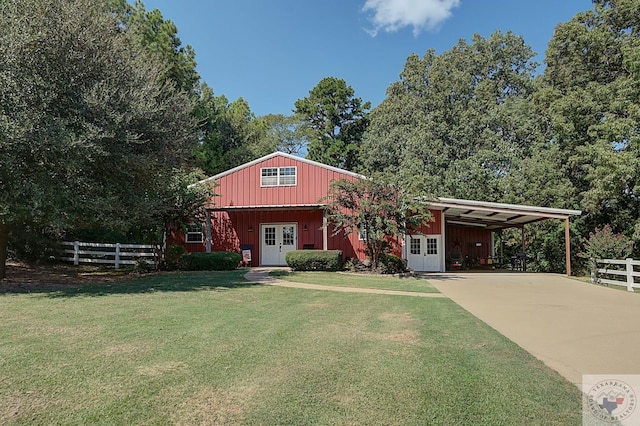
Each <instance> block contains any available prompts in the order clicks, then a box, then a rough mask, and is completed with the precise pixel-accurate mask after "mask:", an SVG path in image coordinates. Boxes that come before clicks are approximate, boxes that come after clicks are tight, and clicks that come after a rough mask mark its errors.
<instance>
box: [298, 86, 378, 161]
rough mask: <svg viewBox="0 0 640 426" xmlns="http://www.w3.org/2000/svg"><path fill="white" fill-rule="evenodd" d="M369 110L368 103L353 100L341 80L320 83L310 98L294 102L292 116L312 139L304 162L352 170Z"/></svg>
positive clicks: (349, 91)
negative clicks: (293, 114)
mask: <svg viewBox="0 0 640 426" xmlns="http://www.w3.org/2000/svg"><path fill="white" fill-rule="evenodd" d="M370 108H371V103H370V102H364V103H363V102H362V99H361V98H357V97H355V91H354V90H353V88H352V87H351V86H347V83H346V82H345V81H344V80H342V79H339V78H335V77H327V78H324V79H322V80H321V81H320V82H319V83H318V84H317V85H316V87H314V88H313V89H311V91H310V92H309V96H307V97H306V98H303V99H298V100H297V101H296V102H295V113H296V115H298V116H299V117H300V119H301V120H302V121H303V122H304V123H305V124H304V125H305V127H306V128H307V129H308V130H309V135H310V138H311V140H310V143H309V147H308V155H307V158H309V159H310V160H314V161H319V162H321V163H324V164H328V165H330V166H335V167H342V168H344V169H347V170H355V169H356V168H357V166H358V164H359V160H358V159H359V155H360V144H361V141H362V135H363V133H364V131H365V130H366V128H367V125H368V124H369V118H368V116H369V109H370Z"/></svg>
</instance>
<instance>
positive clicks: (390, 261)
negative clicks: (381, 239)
mask: <svg viewBox="0 0 640 426" xmlns="http://www.w3.org/2000/svg"><path fill="white" fill-rule="evenodd" d="M407 271H408V269H407V260H406V259H400V258H399V257H398V256H394V255H393V254H383V255H382V256H380V259H378V270H377V271H376V272H378V273H380V274H402V273H405V272H407Z"/></svg>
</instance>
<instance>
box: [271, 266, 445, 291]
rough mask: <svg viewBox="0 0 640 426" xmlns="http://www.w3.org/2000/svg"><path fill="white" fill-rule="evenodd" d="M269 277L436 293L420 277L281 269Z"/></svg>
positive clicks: (329, 284) (343, 285)
mask: <svg viewBox="0 0 640 426" xmlns="http://www.w3.org/2000/svg"><path fill="white" fill-rule="evenodd" d="M269 275H271V276H272V277H274V278H277V279H280V280H284V281H292V282H299V283H304V284H320V285H328V286H337V287H358V288H375V289H379V290H400V291H412V292H419V293H438V290H437V289H436V288H435V287H434V286H432V285H431V284H430V283H429V281H427V280H425V279H423V278H421V277H394V276H388V277H385V276H380V275H367V274H355V273H349V272H298V271H285V270H283V269H276V270H274V271H271V272H270V273H269Z"/></svg>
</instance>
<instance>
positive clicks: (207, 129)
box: [195, 84, 275, 175]
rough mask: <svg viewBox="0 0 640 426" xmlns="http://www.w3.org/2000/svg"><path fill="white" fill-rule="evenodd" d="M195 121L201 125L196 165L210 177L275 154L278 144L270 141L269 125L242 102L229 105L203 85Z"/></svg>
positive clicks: (241, 99)
mask: <svg viewBox="0 0 640 426" xmlns="http://www.w3.org/2000/svg"><path fill="white" fill-rule="evenodd" d="M196 117H197V120H198V122H199V123H200V129H199V130H200V132H199V135H200V136H199V140H198V144H197V146H196V148H195V158H196V165H197V166H198V167H200V168H201V169H202V170H204V171H205V172H206V173H207V174H210V175H214V174H217V173H220V172H223V171H225V170H228V169H231V168H233V167H236V166H239V165H240V164H243V163H246V162H247V161H251V160H254V159H256V158H258V157H261V156H263V155H266V154H270V153H271V152H273V151H274V150H275V142H274V141H273V140H269V139H268V137H267V130H268V124H267V122H266V121H265V119H263V118H259V117H256V116H255V115H254V114H253V113H252V112H251V109H250V107H249V103H248V102H247V101H245V100H244V99H243V98H238V99H237V100H235V101H233V102H229V100H228V99H227V97H226V96H224V95H220V96H216V95H214V93H213V90H212V89H211V88H210V87H208V86H207V85H206V84H203V85H202V89H201V95H200V99H199V100H198V104H197V107H196Z"/></svg>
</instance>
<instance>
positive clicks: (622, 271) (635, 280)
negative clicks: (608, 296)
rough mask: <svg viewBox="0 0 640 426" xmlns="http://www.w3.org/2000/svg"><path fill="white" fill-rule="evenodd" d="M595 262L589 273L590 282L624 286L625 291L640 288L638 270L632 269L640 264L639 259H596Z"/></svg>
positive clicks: (639, 272)
mask: <svg viewBox="0 0 640 426" xmlns="http://www.w3.org/2000/svg"><path fill="white" fill-rule="evenodd" d="M595 262H596V269H595V270H594V271H593V272H592V273H591V282H593V283H603V284H613V285H620V286H626V287H627V291H633V289H634V288H640V271H636V270H635V269H634V267H635V266H640V260H633V259H631V258H627V259H624V260H616V259H596V260H595ZM601 265H604V267H600V266H601Z"/></svg>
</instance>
